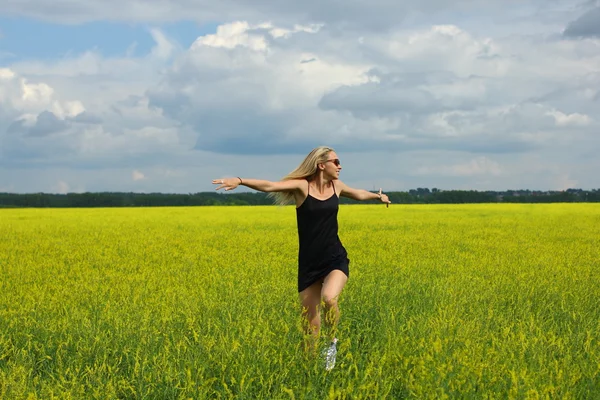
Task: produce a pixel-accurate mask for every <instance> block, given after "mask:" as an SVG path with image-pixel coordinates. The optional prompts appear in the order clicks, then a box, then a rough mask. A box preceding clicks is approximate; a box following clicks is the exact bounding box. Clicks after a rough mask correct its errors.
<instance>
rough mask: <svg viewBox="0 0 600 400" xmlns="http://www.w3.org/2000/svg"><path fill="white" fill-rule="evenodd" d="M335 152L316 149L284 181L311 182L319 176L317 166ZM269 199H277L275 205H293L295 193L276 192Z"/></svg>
mask: <svg viewBox="0 0 600 400" xmlns="http://www.w3.org/2000/svg"><path fill="white" fill-rule="evenodd" d="M332 151H334V150H333V149H332V148H331V147H327V146H319V147H316V148H314V149H313V150H312V151H311V152H310V153H308V155H307V156H306V158H304V161H302V162H301V163H300V165H298V166H297V167H296V169H294V170H293V171H292V172H290V173H289V174H287V175H286V176H284V177H283V178H282V179H281V180H282V181H289V180H291V179H307V178H308V180H309V181H310V180H312V178H314V177H315V175H316V174H317V172H318V170H317V164H321V163H324V162H326V161H327V158H328V157H329V153H331V152H332ZM268 196H269V197H272V198H274V199H275V203H277V204H279V205H282V206H283V205H286V204H292V203H294V201H295V197H294V193H292V192H275V193H269V195H268Z"/></svg>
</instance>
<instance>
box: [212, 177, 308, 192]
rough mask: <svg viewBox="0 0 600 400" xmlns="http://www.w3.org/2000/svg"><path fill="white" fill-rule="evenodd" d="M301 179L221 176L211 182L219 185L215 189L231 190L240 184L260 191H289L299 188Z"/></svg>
mask: <svg viewBox="0 0 600 400" xmlns="http://www.w3.org/2000/svg"><path fill="white" fill-rule="evenodd" d="M301 182H302V180H300V179H290V180H286V181H277V182H272V181H266V180H262V179H250V178H223V179H214V180H213V181H212V183H213V184H215V185H219V186H218V187H217V189H216V190H219V189H225V190H226V191H228V190H233V189H235V188H236V187H238V186H240V185H244V186H247V187H249V188H250V189H254V190H258V191H260V192H289V191H293V190H298V189H301V186H300V184H301Z"/></svg>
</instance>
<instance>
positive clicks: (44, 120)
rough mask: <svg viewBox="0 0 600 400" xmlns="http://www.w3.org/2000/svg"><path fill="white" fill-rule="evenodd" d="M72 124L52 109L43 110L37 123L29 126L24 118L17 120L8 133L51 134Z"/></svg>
mask: <svg viewBox="0 0 600 400" xmlns="http://www.w3.org/2000/svg"><path fill="white" fill-rule="evenodd" d="M69 126H70V124H69V123H68V122H66V121H64V120H61V119H59V118H58V117H57V116H56V115H54V114H53V113H52V112H50V111H42V112H41V113H40V114H39V115H38V116H37V118H36V121H35V124H33V125H32V126H27V124H26V123H25V121H24V120H17V121H15V122H13V123H12V124H11V125H10V126H9V127H8V130H7V132H8V133H23V134H25V135H28V136H49V135H52V134H54V133H57V132H61V131H64V130H66V129H68V128H69Z"/></svg>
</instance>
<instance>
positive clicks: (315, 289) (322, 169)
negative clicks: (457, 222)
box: [212, 146, 390, 370]
mask: <svg viewBox="0 0 600 400" xmlns="http://www.w3.org/2000/svg"><path fill="white" fill-rule="evenodd" d="M341 169H342V166H341V163H340V160H339V158H338V156H337V154H336V153H335V151H334V150H333V149H332V148H330V147H325V146H321V147H317V148H315V149H313V150H312V151H311V152H310V153H309V154H308V156H306V158H305V159H304V161H302V163H301V164H300V165H299V166H298V167H297V168H296V169H295V170H293V171H292V172H290V173H289V174H288V175H287V176H285V177H284V178H283V179H282V180H281V181H279V182H271V181H265V180H259V179H248V178H243V179H242V178H239V177H237V178H225V179H215V180H213V181H212V183H214V184H217V185H219V186H218V187H217V190H219V189H225V190H226V191H228V190H233V189H235V188H236V187H238V186H239V185H244V186H247V187H249V188H252V189H255V190H259V191H261V192H269V193H271V195H272V196H273V197H275V199H276V201H277V202H278V203H279V204H282V205H284V204H289V203H295V204H296V218H297V225H298V238H299V244H300V246H299V252H298V292H299V294H300V302H301V303H302V314H303V320H304V322H305V324H306V333H307V334H308V335H309V338H311V340H310V342H309V343H307V344H308V346H307V347H309V348H312V349H313V350H314V349H315V345H316V343H317V338H318V336H319V330H320V328H321V304H322V303H321V302H323V305H324V308H325V324H326V325H327V326H328V327H329V328H330V329H329V331H330V334H331V344H330V345H329V346H328V348H327V349H326V351H325V357H326V369H327V370H330V369H331V368H333V366H334V365H335V353H336V342H337V339H336V338H335V329H336V327H337V323H338V321H339V317H340V311H339V308H338V301H337V300H338V297H339V295H340V293H341V292H342V289H343V288H344V286H345V285H346V281H347V280H348V276H349V274H350V271H349V268H348V265H349V263H350V260H349V259H348V256H347V253H346V249H344V246H343V245H342V243H341V241H340V239H339V237H338V221H337V214H338V208H339V207H338V206H339V196H344V197H348V198H351V199H355V200H381V201H382V202H383V203H387V204H389V203H390V201H389V199H388V197H387V196H386V195H385V194H383V193H381V189H380V190H379V193H372V192H369V191H366V190H359V189H353V188H351V187H348V186H346V185H345V184H344V183H343V182H342V181H340V180H339V176H340V171H341Z"/></svg>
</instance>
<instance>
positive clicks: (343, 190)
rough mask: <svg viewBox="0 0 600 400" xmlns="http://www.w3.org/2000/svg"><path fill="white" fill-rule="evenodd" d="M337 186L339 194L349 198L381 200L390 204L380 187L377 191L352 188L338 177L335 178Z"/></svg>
mask: <svg viewBox="0 0 600 400" xmlns="http://www.w3.org/2000/svg"><path fill="white" fill-rule="evenodd" d="M337 186H338V189H339V193H340V196H344V197H348V198H350V199H354V200H358V201H364V200H381V202H382V203H386V204H387V205H388V206H389V204H391V201H390V199H388V197H387V195H386V194H384V193H382V192H381V189H379V193H373V192H369V191H368V190H363V189H354V188H351V187H350V186H348V185H346V184H345V183H344V182H342V181H340V180H339V179H338V180H337Z"/></svg>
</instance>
